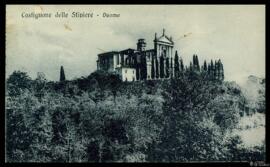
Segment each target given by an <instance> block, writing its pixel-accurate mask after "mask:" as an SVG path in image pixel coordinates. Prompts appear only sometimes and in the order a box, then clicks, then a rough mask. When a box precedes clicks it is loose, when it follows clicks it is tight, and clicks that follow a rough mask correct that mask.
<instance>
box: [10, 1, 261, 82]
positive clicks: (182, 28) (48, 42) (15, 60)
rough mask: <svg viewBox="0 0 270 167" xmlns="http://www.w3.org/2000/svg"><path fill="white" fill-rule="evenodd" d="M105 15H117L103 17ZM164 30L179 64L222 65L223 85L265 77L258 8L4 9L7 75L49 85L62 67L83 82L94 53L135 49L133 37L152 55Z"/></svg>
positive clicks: (93, 62) (93, 67)
mask: <svg viewBox="0 0 270 167" xmlns="http://www.w3.org/2000/svg"><path fill="white" fill-rule="evenodd" d="M31 12H35V13H52V14H53V15H54V14H55V13H56V12H67V13H69V14H71V13H72V12H90V13H92V12H93V13H94V17H93V18H71V17H69V18H55V17H52V18H39V19H34V18H22V17H21V15H22V13H31ZM104 12H106V13H115V14H120V17H117V18H113V17H112V18H103V17H102V14H103V13H104ZM97 14H99V15H100V16H99V17H96V15H97ZM163 28H164V29H165V34H166V35H168V36H172V38H173V41H174V42H175V45H174V50H177V51H178V54H179V55H180V56H181V57H182V58H183V61H184V64H185V65H189V62H190V61H191V60H192V55H193V54H197V55H198V58H199V62H200V64H201V65H202V63H203V61H204V60H207V62H209V61H210V60H211V59H213V60H217V59H221V61H222V62H223V65H224V70H225V80H227V81H236V82H238V83H241V82H243V81H244V80H246V78H247V77H248V76H249V75H255V76H258V77H265V6H263V5H147V6H146V5H122V6H121V5H111V6H110V5H95V6H94V5H88V6H85V5H83V6H80V5H74V6H72V5H66V6H65V5H61V6H60V5H59V6H57V5H28V6H27V5H19V6H16V5H7V7H6V77H8V76H9V75H10V74H11V73H12V72H13V71H14V70H20V71H25V72H27V73H28V75H29V76H30V77H31V78H33V79H35V78H36V76H37V72H43V73H44V74H45V76H46V78H47V79H48V80H54V81H55V80H59V75H60V66H61V65H63V66H64V70H65V75H66V78H67V79H74V78H80V77H81V76H88V75H89V74H91V73H92V72H94V71H95V70H96V60H97V54H99V53H102V52H104V51H112V50H113V51H119V50H123V49H127V48H134V49H136V43H137V40H138V39H139V38H145V40H146V43H147V46H146V49H153V48H154V45H153V40H154V35H155V33H157V35H158V36H160V35H162V29H163Z"/></svg>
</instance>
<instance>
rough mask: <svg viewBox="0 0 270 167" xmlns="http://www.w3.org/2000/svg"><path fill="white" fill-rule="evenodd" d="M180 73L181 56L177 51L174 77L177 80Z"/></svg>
mask: <svg viewBox="0 0 270 167" xmlns="http://www.w3.org/2000/svg"><path fill="white" fill-rule="evenodd" d="M179 72H180V64H179V56H178V53H177V51H175V57H174V75H175V77H176V78H178V77H179Z"/></svg>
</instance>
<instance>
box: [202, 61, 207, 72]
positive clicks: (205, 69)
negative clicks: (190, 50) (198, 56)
mask: <svg viewBox="0 0 270 167" xmlns="http://www.w3.org/2000/svg"><path fill="white" fill-rule="evenodd" d="M203 70H204V71H205V72H206V71H207V63H206V60H204V63H203Z"/></svg>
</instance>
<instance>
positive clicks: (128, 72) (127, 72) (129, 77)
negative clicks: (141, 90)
mask: <svg viewBox="0 0 270 167" xmlns="http://www.w3.org/2000/svg"><path fill="white" fill-rule="evenodd" d="M120 71H121V72H120V76H121V79H122V81H136V69H135V68H120Z"/></svg>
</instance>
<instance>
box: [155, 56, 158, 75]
mask: <svg viewBox="0 0 270 167" xmlns="http://www.w3.org/2000/svg"><path fill="white" fill-rule="evenodd" d="M155 59H156V78H159V63H158V59H157V56H156V57H155Z"/></svg>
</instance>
